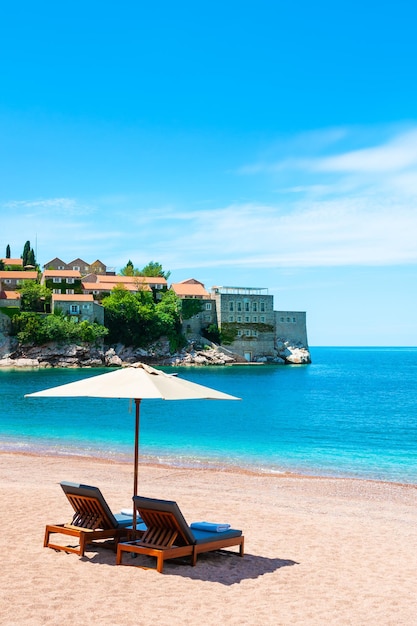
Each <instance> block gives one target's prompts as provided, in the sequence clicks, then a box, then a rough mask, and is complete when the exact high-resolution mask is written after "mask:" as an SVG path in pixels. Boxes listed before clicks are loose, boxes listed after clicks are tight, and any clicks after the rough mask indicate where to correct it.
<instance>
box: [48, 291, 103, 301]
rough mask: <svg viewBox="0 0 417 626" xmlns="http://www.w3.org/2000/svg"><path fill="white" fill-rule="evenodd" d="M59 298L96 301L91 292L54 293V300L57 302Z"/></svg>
mask: <svg viewBox="0 0 417 626" xmlns="http://www.w3.org/2000/svg"><path fill="white" fill-rule="evenodd" d="M59 300H63V301H67V302H71V301H73V302H94V298H93V296H92V294H90V293H53V294H52V301H53V302H57V301H59Z"/></svg>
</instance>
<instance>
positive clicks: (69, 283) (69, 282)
mask: <svg viewBox="0 0 417 626" xmlns="http://www.w3.org/2000/svg"><path fill="white" fill-rule="evenodd" d="M74 282H75V281H74V279H73V278H67V283H68V285H73V284H74Z"/></svg>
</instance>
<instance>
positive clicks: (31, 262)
mask: <svg viewBox="0 0 417 626" xmlns="http://www.w3.org/2000/svg"><path fill="white" fill-rule="evenodd" d="M26 265H32V266H33V267H36V259H35V251H34V249H33V248H31V249H30V250H29V253H28V256H27V263H26Z"/></svg>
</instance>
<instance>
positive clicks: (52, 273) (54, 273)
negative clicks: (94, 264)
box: [43, 270, 81, 278]
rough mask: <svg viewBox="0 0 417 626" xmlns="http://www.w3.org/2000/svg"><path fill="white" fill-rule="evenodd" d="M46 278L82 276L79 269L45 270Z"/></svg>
mask: <svg viewBox="0 0 417 626" xmlns="http://www.w3.org/2000/svg"><path fill="white" fill-rule="evenodd" d="M43 276H44V278H61V277H63V278H64V277H65V278H81V274H80V272H79V270H45V271H44V273H43Z"/></svg>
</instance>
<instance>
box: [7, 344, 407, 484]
mask: <svg viewBox="0 0 417 626" xmlns="http://www.w3.org/2000/svg"><path fill="white" fill-rule="evenodd" d="M311 354H312V360H313V363H312V364H311V365H306V366H269V365H268V366H253V367H252V366H241V367H215V368H211V367H203V368H176V369H175V370H174V371H176V372H178V375H179V376H182V377H183V378H187V379H188V380H192V381H194V382H197V383H200V384H203V385H207V386H209V387H214V388H216V389H219V390H221V391H225V392H226V393H230V394H232V395H236V396H239V397H240V398H242V401H240V402H226V401H205V400H199V401H172V402H170V401H161V400H144V401H143V402H142V403H141V427H140V457H141V460H142V461H152V462H162V463H168V464H172V465H177V466H184V467H196V466H197V467H206V466H213V465H214V466H220V467H230V466H238V467H243V468H249V469H254V470H259V471H273V472H284V471H292V472H299V473H304V474H314V475H322V476H347V477H357V478H371V479H380V480H388V481H395V482H403V483H414V484H417V348H311ZM104 371H106V370H95V369H94V370H79V369H78V370H68V369H60V370H55V369H52V370H39V371H38V370H29V371H27V370H26V371H19V370H0V449H2V450H16V451H24V452H41V453H44V454H70V455H89V456H94V457H104V458H111V459H120V460H126V461H129V462H132V455H133V433H134V431H133V429H134V406H133V407H132V408H131V411H130V402H129V401H128V400H108V399H93V398H62V399H55V398H24V394H26V393H31V392H33V391H38V390H40V389H45V388H48V387H53V386H55V385H59V384H64V383H66V382H70V381H73V380H77V379H79V378H83V377H87V376H94V375H97V374H99V373H100V374H101V373H103V372H104Z"/></svg>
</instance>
